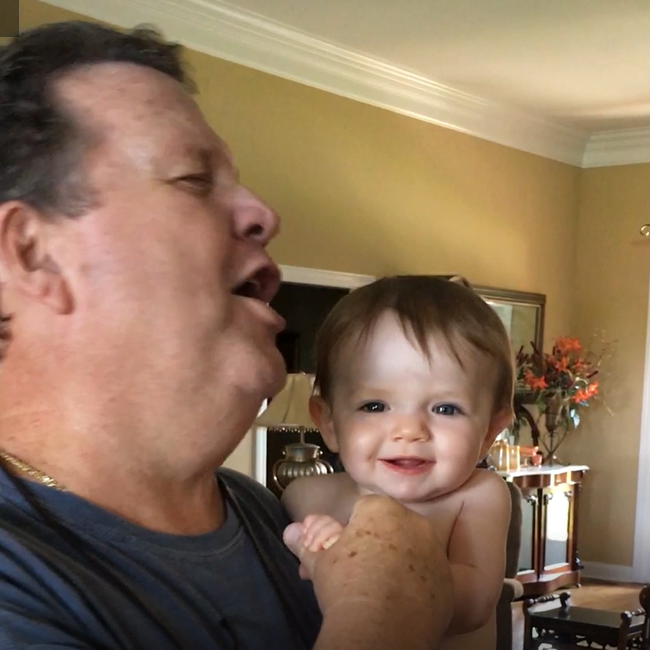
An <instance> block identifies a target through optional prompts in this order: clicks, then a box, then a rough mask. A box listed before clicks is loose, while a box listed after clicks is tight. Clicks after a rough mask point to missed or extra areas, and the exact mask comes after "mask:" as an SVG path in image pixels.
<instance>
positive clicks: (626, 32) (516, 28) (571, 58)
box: [45, 0, 650, 166]
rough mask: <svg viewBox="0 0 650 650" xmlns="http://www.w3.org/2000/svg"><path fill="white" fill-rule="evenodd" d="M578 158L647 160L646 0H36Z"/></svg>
mask: <svg viewBox="0 0 650 650" xmlns="http://www.w3.org/2000/svg"><path fill="white" fill-rule="evenodd" d="M45 1H46V2H48V3H50V4H54V5H57V6H61V7H65V8H67V9H71V10H73V11H78V12H79V13H82V14H85V15H88V16H91V17H95V18H98V19H101V20H106V21H109V22H112V23H114V24H118V25H121V26H123V27H132V26H133V25H135V24H138V23H142V22H148V23H153V24H155V25H156V26H158V27H159V28H160V29H162V30H163V32H164V33H165V35H166V36H167V37H169V38H171V39H175V40H178V41H180V42H182V43H184V44H185V45H188V46H190V47H193V48H195V49H198V50H201V51H205V52H207V53H209V54H213V55H215V56H219V57H222V58H225V59H228V60H232V61H236V62H238V63H242V64H244V65H248V66H250V67H254V68H257V69H260V70H264V71H266V72H270V73H272V74H276V75H279V76H283V77H286V78H289V79H293V80H296V81H299V82H301V83H306V84H308V85H311V86H315V87H318V88H322V89H324V90H327V91H330V92H335V93H338V94H340V95H343V96H346V97H351V98H353V99H357V100H359V101H364V102H367V103H370V104H374V105H377V106H381V107H384V108H387V109H389V110H394V111H397V112H400V113H404V114H407V115H410V116H412V117H415V118H418V119H422V120H426V121H429V122H433V123H435V124H439V125H441V126H445V127H447V128H452V129H455V130H458V131H462V132H465V133H469V134H471V135H475V136H477V137H481V138H485V139H487V140H491V141H494V142H498V143H500V144H505V145H507V146H511V147H515V148H518V149H522V150H524V151H530V152H532V153H536V154H539V155H542V156H545V157H548V158H553V159H556V160H560V161H563V162H568V163H570V164H573V165H578V166H601V165H613V164H627V163H637V162H650V0H319V1H314V0H311V1H310V0H228V1H227V2H226V1H224V0H110V2H109V1H108V0H45Z"/></svg>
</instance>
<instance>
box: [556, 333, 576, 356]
mask: <svg viewBox="0 0 650 650" xmlns="http://www.w3.org/2000/svg"><path fill="white" fill-rule="evenodd" d="M555 347H556V348H557V349H558V350H559V351H560V352H561V353H562V354H568V353H569V352H580V351H581V350H582V345H580V339H577V338H572V337H571V336H558V338H557V340H556V341H555Z"/></svg>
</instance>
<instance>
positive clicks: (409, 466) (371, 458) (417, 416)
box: [322, 313, 505, 503]
mask: <svg viewBox="0 0 650 650" xmlns="http://www.w3.org/2000/svg"><path fill="white" fill-rule="evenodd" d="M429 350H430V354H431V359H430V360H429V358H427V356H426V354H425V353H424V352H423V351H422V350H421V349H420V348H419V347H418V346H417V345H414V344H413V342H412V341H411V340H410V339H409V338H408V337H407V336H406V335H405V334H404V331H403V329H402V327H401V325H400V323H399V321H398V320H397V318H396V317H395V316H394V315H393V314H391V313H386V314H385V315H384V316H382V317H381V319H380V320H379V321H378V322H377V324H376V325H375V327H374V329H373V330H372V332H371V334H370V335H369V337H368V339H367V341H366V342H365V343H363V344H360V343H359V342H357V341H350V342H349V343H348V344H346V345H345V346H344V349H343V350H342V352H341V361H340V362H339V364H337V367H336V372H335V380H334V386H333V390H332V404H331V410H330V414H331V419H330V421H329V422H328V423H326V425H325V428H324V429H322V431H323V435H324V436H325V439H326V442H327V444H328V446H331V447H333V448H335V449H336V450H337V451H338V452H339V453H340V455H341V460H342V462H343V464H344V466H345V469H346V471H347V472H348V473H349V474H350V476H351V477H352V478H353V479H354V480H355V481H356V482H357V484H359V485H360V486H361V488H362V489H363V490H365V491H369V492H376V493H383V494H388V495H389V496H392V497H393V498H395V499H398V500H399V501H402V502H404V503H416V502H421V501H427V500H430V499H433V498H436V497H439V496H442V495H444V494H447V493H449V492H451V491H453V490H455V489H456V488H458V487H460V486H461V485H462V484H463V483H465V481H467V479H468V478H469V477H470V476H471V474H472V472H473V471H474V469H475V467H476V464H477V462H478V460H479V457H480V455H481V453H485V452H486V451H487V447H488V446H489V444H490V443H491V441H492V439H493V437H494V435H496V434H497V433H498V432H499V431H500V430H501V429H503V427H504V426H505V425H502V424H501V421H502V420H503V418H502V417H500V416H495V415H494V413H493V404H494V381H495V378H496V372H495V370H494V368H493V367H492V364H491V363H490V360H489V359H488V358H487V357H486V356H485V355H482V354H480V353H478V352H475V351H470V350H461V351H460V352H461V353H462V365H461V363H459V361H458V359H457V358H456V356H455V355H454V353H453V352H452V351H451V350H450V349H449V346H448V345H447V343H446V341H445V340H444V339H443V338H442V337H441V336H434V337H431V339H430V341H429Z"/></svg>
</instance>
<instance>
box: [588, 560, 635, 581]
mask: <svg viewBox="0 0 650 650" xmlns="http://www.w3.org/2000/svg"><path fill="white" fill-rule="evenodd" d="M582 564H583V565H584V567H585V568H584V571H583V572H582V575H583V576H584V577H585V578H592V579H594V580H606V581H607V582H632V567H631V566H624V565H620V564H604V563H602V562H583V563H582Z"/></svg>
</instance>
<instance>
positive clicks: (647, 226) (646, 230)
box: [639, 223, 650, 237]
mask: <svg viewBox="0 0 650 650" xmlns="http://www.w3.org/2000/svg"><path fill="white" fill-rule="evenodd" d="M639 233H641V235H642V236H643V237H650V223H644V224H643V225H642V226H641V228H639Z"/></svg>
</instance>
